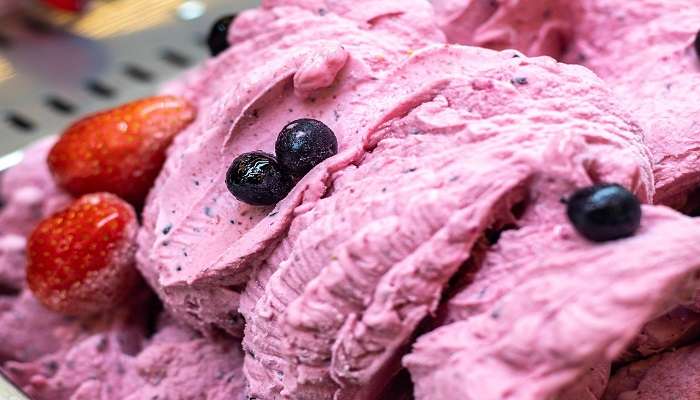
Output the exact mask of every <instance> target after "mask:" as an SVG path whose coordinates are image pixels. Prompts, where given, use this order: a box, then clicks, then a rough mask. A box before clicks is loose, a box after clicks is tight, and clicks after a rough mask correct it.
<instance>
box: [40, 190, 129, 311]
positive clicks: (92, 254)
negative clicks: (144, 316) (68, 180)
mask: <svg viewBox="0 0 700 400" xmlns="http://www.w3.org/2000/svg"><path fill="white" fill-rule="evenodd" d="M137 229H138V223H137V221H136V214H135V212H134V209H133V208H132V207H131V205H129V204H128V203H126V202H124V201H123V200H121V199H120V198H118V197H116V196H114V195H112V194H109V193H96V194H89V195H86V196H83V197H81V198H80V199H78V200H76V201H74V202H73V203H72V204H70V205H69V206H68V207H67V208H65V209H64V210H62V211H59V212H58V213H56V214H54V215H52V216H50V217H49V218H47V219H45V220H43V221H42V222H41V223H40V224H39V225H38V226H37V227H36V229H35V230H34V232H33V233H32V234H31V235H30V237H29V240H28V243H27V283H28V284H29V288H30V289H31V290H32V292H33V293H34V295H35V296H36V298H37V299H38V300H39V301H41V302H42V303H43V304H44V305H46V306H47V307H48V308H50V309H52V310H54V311H58V312H62V313H65V314H68V315H90V314H94V313H97V312H100V311H105V310H108V309H110V308H113V307H114V306H116V305H118V304H119V303H120V302H122V301H123V300H124V299H125V298H126V297H127V296H128V294H129V292H130V291H131V289H132V288H133V287H134V286H135V284H136V283H137V282H138V280H139V275H138V272H137V271H136V269H135V268H134V257H135V253H136V241H135V238H136V231H137Z"/></svg>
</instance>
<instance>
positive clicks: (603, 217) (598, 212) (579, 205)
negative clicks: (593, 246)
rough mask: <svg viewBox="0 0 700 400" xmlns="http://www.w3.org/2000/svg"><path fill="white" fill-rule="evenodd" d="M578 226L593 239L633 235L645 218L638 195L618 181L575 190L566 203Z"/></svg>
mask: <svg viewBox="0 0 700 400" xmlns="http://www.w3.org/2000/svg"><path fill="white" fill-rule="evenodd" d="M566 214H567V215H568V217H569V220H570V221H571V223H572V224H573V225H574V227H575V228H576V230H577V231H578V232H579V233H580V234H581V235H583V236H584V237H586V238H587V239H589V240H591V241H594V242H606V241H609V240H616V239H622V238H626V237H630V236H632V235H634V233H635V232H636V231H637V229H639V225H640V222H641V219H642V207H641V204H640V202H639V199H637V197H636V196H635V195H634V194H633V193H632V192H630V191H629V190H627V189H625V188H624V187H622V186H620V185H617V184H599V185H595V186H589V187H586V188H583V189H580V190H578V191H576V192H575V193H574V194H573V195H572V196H571V197H569V201H568V203H567V207H566Z"/></svg>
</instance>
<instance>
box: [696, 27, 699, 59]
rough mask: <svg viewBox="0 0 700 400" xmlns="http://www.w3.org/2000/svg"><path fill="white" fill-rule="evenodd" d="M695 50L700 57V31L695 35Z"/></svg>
mask: <svg viewBox="0 0 700 400" xmlns="http://www.w3.org/2000/svg"><path fill="white" fill-rule="evenodd" d="M695 52H696V53H697V55H698V57H700V31H698V33H697V35H695Z"/></svg>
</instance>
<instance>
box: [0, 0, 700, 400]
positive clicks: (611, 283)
mask: <svg viewBox="0 0 700 400" xmlns="http://www.w3.org/2000/svg"><path fill="white" fill-rule="evenodd" d="M262 3H263V4H262V7H260V8H258V9H255V10H250V11H247V12H244V13H242V14H240V15H239V16H238V17H237V18H236V19H235V22H234V24H233V25H232V27H231V29H230V32H229V41H230V43H231V44H232V46H231V47H230V48H229V49H228V50H226V51H224V52H223V53H221V55H220V56H218V57H216V58H212V59H211V60H209V61H207V62H205V63H204V64H203V65H201V66H199V67H198V68H196V69H194V70H193V71H191V72H190V73H189V74H187V75H186V76H185V77H183V78H182V79H180V80H178V81H175V82H172V83H171V84H168V85H167V86H166V87H165V88H164V89H163V91H164V92H165V93H170V94H175V95H179V96H182V97H185V98H186V99H188V100H189V101H190V102H192V104H194V105H195V106H196V107H197V109H198V113H197V119H196V121H195V122H194V123H193V124H192V125H190V126H189V127H188V128H187V129H186V130H185V131H183V132H182V133H181V134H180V135H179V136H178V137H177V138H176V140H175V143H174V144H173V146H172V147H171V148H170V150H169V154H168V159H167V162H166V164H165V166H164V169H163V171H162V173H161V174H160V176H159V178H158V180H157V182H156V183H155V186H154V187H153V189H152V191H151V193H150V195H149V197H148V200H147V204H146V206H145V208H144V210H143V214H142V227H141V229H140V231H139V235H138V246H139V250H138V255H137V258H138V267H139V270H140V271H141V273H142V274H143V276H144V277H145V279H146V281H147V282H148V284H149V285H150V286H151V287H152V289H153V290H154V291H155V292H156V294H157V295H158V298H159V299H160V300H161V301H162V305H163V307H164V310H163V311H161V310H160V307H159V305H156V304H154V303H155V301H154V299H153V296H151V294H150V292H149V291H148V290H147V289H146V288H142V290H141V291H140V292H138V293H135V294H134V295H133V296H132V297H133V299H132V301H130V302H129V303H127V304H125V305H123V306H122V307H120V308H119V309H118V310H117V311H115V312H113V313H110V314H109V315H101V316H97V317H94V318H90V319H76V318H67V317H63V316H60V315H57V314H55V313H52V312H50V311H48V310H46V309H44V308H43V307H42V306H40V304H39V303H38V302H37V301H36V300H35V299H34V298H33V296H32V295H31V293H30V292H29V291H28V290H27V289H26V288H25V285H24V264H25V262H24V254H23V252H24V247H25V243H26V237H27V235H28V234H29V232H31V230H32V229H33V227H34V226H35V225H36V223H37V222H38V221H39V220H40V219H41V218H44V217H46V216H47V215H49V214H50V213H51V212H53V211H55V210H57V209H58V208H60V207H62V206H63V205H65V204H66V203H67V201H68V200H69V197H68V196H66V195H65V194H63V193H62V192H61V191H60V190H59V189H57V188H56V186H55V185H54V183H53V182H52V180H51V179H50V177H49V173H48V170H47V169H46V166H45V157H46V152H47V151H48V147H49V146H50V144H51V141H48V142H45V143H42V144H39V145H38V146H37V147H35V148H32V149H30V150H28V154H29V156H28V157H27V158H26V159H25V161H24V162H23V163H22V164H21V165H20V166H18V167H16V168H15V169H13V170H12V171H10V172H9V173H8V174H6V175H5V176H3V180H2V186H1V187H0V193H2V195H3V199H4V200H5V205H4V207H3V208H2V210H0V326H3V327H4V328H3V329H2V330H0V363H2V365H3V367H4V368H5V369H6V370H7V372H8V373H9V375H10V376H11V377H12V378H13V379H14V380H15V381H16V382H17V383H18V384H19V385H20V386H21V387H22V388H23V389H24V390H25V391H26V392H28V393H29V394H30V395H32V396H33V397H34V398H36V399H38V400H43V399H47V400H48V399H51V400H56V399H57V400H63V399H71V400H93V399H105V400H112V399H127V400H141V399H182V400H185V399H187V400H189V399H206V400H218V399H221V400H224V399H226V400H228V399H234V400H235V399H241V400H242V399H245V398H249V399H264V400H268V399H270V400H274V399H295V400H296V399H299V400H323V399H338V400H341V399H342V400H350V399H358V400H360V399H362V400H364V399H384V398H391V399H394V398H396V399H410V398H416V399H418V400H422V399H445V400H451V399H466V400H469V399H473V400H492V399H493V400H497V399H498V400H501V399H506V400H541V399H548V400H550V399H556V400H601V399H616V400H662V399H667V398H668V399H674V400H677V399H685V398H689V397H688V393H697V382H696V381H697V379H695V375H697V371H696V370H695V369H694V368H695V364H697V363H698V359H697V355H696V354H695V353H696V352H697V351H696V348H695V347H694V345H693V344H692V343H693V342H695V341H696V340H697V339H698V335H700V315H699V314H698V312H700V306H699V305H698V304H700V303H698V301H697V299H698V298H700V297H699V296H700V294H699V293H700V292H698V291H697V287H698V276H700V275H699V274H698V272H697V271H698V269H699V268H700V244H698V241H697V240H696V238H697V237H700V224H698V223H697V221H695V220H694V219H692V218H689V217H687V216H684V215H682V214H679V213H677V212H675V211H673V210H671V209H669V208H666V207H664V206H655V205H645V206H644V208H643V214H644V216H643V220H642V226H641V229H640V230H639V231H638V232H637V234H636V235H635V236H633V237H630V238H627V239H623V240H618V241H612V242H607V243H593V242H589V241H587V240H585V239H583V238H582V237H581V236H580V235H579V234H578V233H577V232H576V231H575V230H574V228H573V227H572V225H571V223H570V222H569V220H568V219H567V216H566V212H565V206H564V205H563V204H562V200H564V201H566V199H567V197H568V196H570V195H571V194H572V193H573V192H574V191H575V190H576V189H577V188H580V187H584V186H588V185H591V184H594V183H599V182H615V183H619V184H620V185H623V186H625V187H626V188H628V189H629V190H630V191H632V192H633V193H634V194H636V195H637V196H638V197H639V199H641V200H642V201H643V202H646V203H654V202H656V203H661V204H667V205H672V206H675V207H676V208H678V209H681V210H684V211H689V210H691V209H693V208H695V207H696V206H700V201H698V199H697V195H698V193H700V190H696V189H697V188H698V186H700V165H698V163H700V161H698V160H699V159H698V158H697V157H695V150H696V149H697V148H698V137H699V136H698V135H699V134H700V131H698V129H697V127H698V124H697V123H698V120H700V119H699V118H698V117H699V115H698V111H697V107H695V106H694V105H693V103H692V102H691V101H688V98H689V94H694V93H695V92H696V91H697V89H698V88H699V87H700V78H699V77H700V62H699V61H698V57H697V55H696V54H694V51H693V50H692V49H691V46H690V41H691V40H692V37H694V35H695V33H696V32H697V29H699V28H700V4H699V3H698V2H697V0H695V1H691V0H678V1H674V2H670V1H662V0H655V1H654V0H643V1H639V2H629V4H627V3H624V2H614V3H612V4H611V3H610V2H606V1H603V0H581V1H576V2H569V1H564V0H544V1H526V0H499V1H487V0H471V1H470V0H461V1H459V0H434V1H433V2H432V4H431V3H430V2H426V1H424V0H406V1H400V2H399V1H375V0H361V1H354V2H349V1H342V0H264V1H263V2H262ZM448 43H461V44H476V45H479V46H482V47H490V48H493V49H496V50H502V51H494V50H489V49H484V48H476V47H466V46H462V45H458V44H448ZM506 48H515V49H517V50H520V51H522V52H523V53H526V54H527V55H529V56H539V55H550V56H554V57H556V58H558V59H562V60H567V61H569V62H571V63H583V64H584V65H586V66H588V67H590V68H592V69H593V70H594V71H595V72H596V73H598V74H599V76H597V75H595V74H594V72H591V71H590V70H588V69H587V68H585V67H583V66H577V65H567V64H562V63H558V62H556V61H555V60H554V59H552V58H549V57H537V58H528V57H526V56H524V55H523V54H522V53H519V52H518V51H516V50H503V49H506ZM601 77H602V78H603V79H601ZM606 81H607V82H606ZM608 85H610V86H608ZM299 118H314V119H318V120H320V121H323V122H324V123H325V124H327V125H328V126H329V127H330V128H331V129H332V130H333V131H334V132H335V135H336V136H337V139H338V142H339V153H338V154H337V155H336V156H334V157H331V158H330V159H327V160H326V161H324V162H323V163H321V164H320V165H318V166H316V167H315V168H314V169H313V170H312V171H311V172H310V173H309V174H307V175H306V176H305V177H304V178H303V179H301V181H299V182H298V183H297V184H296V186H295V188H294V189H293V190H292V192H291V193H290V194H289V195H288V196H287V198H285V199H284V200H282V201H281V202H279V203H278V204H277V205H276V206H274V207H253V206H249V205H246V204H244V203H242V202H239V201H237V200H236V199H235V198H233V197H232V196H231V195H230V194H229V193H228V190H227V188H226V185H225V183H224V176H225V174H226V170H227V168H228V166H229V164H230V163H231V161H232V160H233V159H234V158H235V157H236V156H238V155H240V154H242V153H245V152H249V151H255V150H263V151H268V152H272V150H273V148H274V142H275V140H276V138H277V134H278V133H279V131H280V130H281V128H282V127H283V126H285V125H286V124H287V123H289V122H290V121H292V120H296V119H299ZM696 202H697V204H696ZM156 321H157V322H156ZM680 346H687V347H683V348H682V349H681V350H679V351H678V352H675V353H673V352H669V351H668V350H669V349H670V348H675V347H680ZM611 371H612V372H611ZM611 374H612V377H611ZM681 375H683V376H681ZM667 386H669V387H670V386H673V387H672V388H669V389H665V388H666V387H667ZM664 396H666V397H664ZM690 398H692V396H691V397H690Z"/></svg>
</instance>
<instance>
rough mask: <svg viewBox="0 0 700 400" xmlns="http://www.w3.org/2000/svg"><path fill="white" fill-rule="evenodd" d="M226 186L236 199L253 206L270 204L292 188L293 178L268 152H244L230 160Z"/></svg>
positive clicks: (283, 196)
mask: <svg viewBox="0 0 700 400" xmlns="http://www.w3.org/2000/svg"><path fill="white" fill-rule="evenodd" d="M226 186H227V187H228V190H229V191H230V192H231V194H233V195H234V196H235V197H236V198H237V199H238V200H240V201H242V202H244V203H248V204H250V205H254V206H271V205H273V204H276V203H277V202H279V201H280V200H282V199H284V198H285V197H286V196H287V194H288V193H289V191H290V190H292V186H293V184H292V180H291V179H290V178H289V176H287V174H285V173H284V172H283V171H282V169H281V168H280V166H279V164H277V161H276V160H275V157H274V156H273V155H271V154H267V153H263V152H259V151H258V152H253V153H245V154H242V155H240V156H238V157H236V159H235V160H233V163H232V164H231V166H230V167H229V169H228V172H227V173H226Z"/></svg>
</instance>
